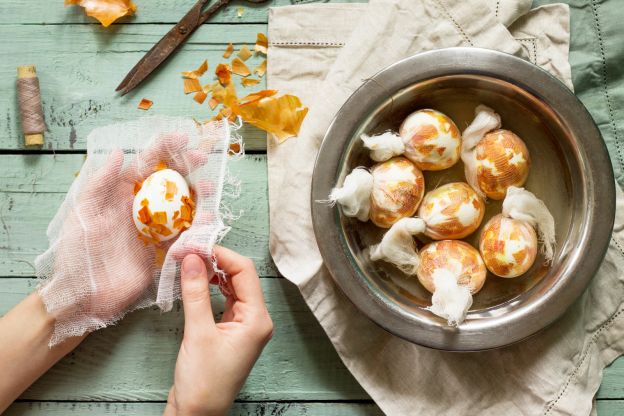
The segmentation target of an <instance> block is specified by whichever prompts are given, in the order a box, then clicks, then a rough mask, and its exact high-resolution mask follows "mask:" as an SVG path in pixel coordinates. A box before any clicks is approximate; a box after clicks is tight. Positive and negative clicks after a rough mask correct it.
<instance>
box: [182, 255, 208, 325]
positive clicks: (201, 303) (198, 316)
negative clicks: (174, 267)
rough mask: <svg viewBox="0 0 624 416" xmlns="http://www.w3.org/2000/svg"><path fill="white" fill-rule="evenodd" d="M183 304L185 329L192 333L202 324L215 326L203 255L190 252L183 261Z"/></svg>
mask: <svg viewBox="0 0 624 416" xmlns="http://www.w3.org/2000/svg"><path fill="white" fill-rule="evenodd" d="M181 285H182V304H183V306H184V331H185V332H186V333H190V332H191V331H193V328H197V327H200V326H206V325H207V326H211V327H214V326H215V322H214V317H213V316H212V307H211V305H210V289H209V287H208V271H207V270H206V265H205V263H204V261H203V260H202V258H201V257H199V256H198V255H196V254H189V255H188V256H186V257H185V258H184V260H183V261H182V270H181Z"/></svg>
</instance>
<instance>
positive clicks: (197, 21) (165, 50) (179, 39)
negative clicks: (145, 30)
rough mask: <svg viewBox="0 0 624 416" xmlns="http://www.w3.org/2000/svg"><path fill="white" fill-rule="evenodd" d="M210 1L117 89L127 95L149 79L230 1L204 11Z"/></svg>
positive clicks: (199, 4) (205, 0)
mask: <svg viewBox="0 0 624 416" xmlns="http://www.w3.org/2000/svg"><path fill="white" fill-rule="evenodd" d="M209 1H210V0H199V1H198V2H197V3H195V5H194V6H193V7H192V8H191V10H189V11H188V13H186V15H185V16H184V17H183V18H182V20H180V21H179V22H178V24H177V25H175V26H174V27H173V28H172V29H171V30H170V31H169V32H168V33H167V34H166V35H165V36H163V37H162V39H160V40H159V41H158V43H156V44H155V45H154V46H153V47H152V49H150V50H149V51H148V52H147V53H146V54H145V56H144V57H143V58H141V60H140V61H139V62H137V64H136V65H135V66H134V67H133V68H132V69H131V70H130V72H128V75H126V77H125V78H124V79H123V81H121V84H119V86H118V87H117V88H116V89H115V91H120V92H121V95H125V94H127V93H128V92H130V91H131V90H132V89H134V88H135V87H136V86H137V85H139V84H140V83H141V82H142V81H143V80H144V79H145V78H147V77H148V76H149V75H150V74H151V73H152V72H153V71H154V70H155V69H156V68H157V67H158V66H159V65H160V64H162V63H163V62H164V61H165V59H167V58H168V57H169V55H171V53H172V52H173V51H175V50H176V49H177V48H178V47H179V46H180V45H182V43H184V41H186V39H187V38H188V37H189V36H191V34H192V33H193V32H194V31H195V30H196V29H197V28H198V27H199V26H201V25H202V24H203V23H204V22H206V21H207V20H208V19H209V18H210V17H211V16H212V15H213V14H215V13H216V12H217V11H218V10H219V9H220V8H222V7H223V6H225V5H226V4H228V3H229V2H230V0H217V1H216V2H215V3H214V4H212V5H211V6H210V7H208V9H206V11H202V10H203V9H204V6H206V4H208V2H209ZM246 1H247V2H248V3H264V2H265V1H267V0H246Z"/></svg>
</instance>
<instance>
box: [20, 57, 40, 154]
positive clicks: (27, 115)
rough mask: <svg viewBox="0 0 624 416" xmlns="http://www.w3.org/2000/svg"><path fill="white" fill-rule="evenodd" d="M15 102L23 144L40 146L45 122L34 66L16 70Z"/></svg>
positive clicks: (25, 66)
mask: <svg viewBox="0 0 624 416" xmlns="http://www.w3.org/2000/svg"><path fill="white" fill-rule="evenodd" d="M17 102H18V105H19V112H20V118H21V120H22V131H23V132H24V144H25V145H26V146H42V145H43V132H44V131H45V121H44V120H43V107H42V105H41V92H40V91H39V79H38V78H37V71H36V69H35V66H34V65H24V66H20V67H18V68H17Z"/></svg>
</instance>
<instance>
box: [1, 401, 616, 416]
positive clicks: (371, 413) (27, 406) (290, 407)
mask: <svg viewBox="0 0 624 416" xmlns="http://www.w3.org/2000/svg"><path fill="white" fill-rule="evenodd" d="M164 408H165V403H80V402H78V403H55V402H35V403H32V402H30V403H23V402H22V403H15V404H14V405H13V406H11V407H10V408H9V409H8V410H7V411H6V413H5V414H4V415H5V416H17V415H20V416H40V415H46V416H66V415H84V414H89V415H93V416H103V415H118V414H122V415H134V416H154V415H158V414H162V412H163V410H164ZM603 414H604V415H605V416H610V415H611V414H609V413H602V412H601V413H600V415H601V416H603ZM612 414H613V413H612ZM230 415H232V416H269V415H272V416H306V415H314V416H381V415H383V412H382V411H381V409H379V408H378V407H377V406H376V405H375V404H374V403H339V402H338V403H296V402H290V403H276V402H256V403H234V406H232V410H231V412H230Z"/></svg>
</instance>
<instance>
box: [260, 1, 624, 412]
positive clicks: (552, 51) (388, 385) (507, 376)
mask: <svg viewBox="0 0 624 416" xmlns="http://www.w3.org/2000/svg"><path fill="white" fill-rule="evenodd" d="M530 5H531V2H530V1H513V0H507V1H505V0H500V1H499V0H470V1H466V0H457V1H453V0H373V1H371V2H370V3H369V4H340V5H308V6H297V7H281V8H273V9H271V11H270V14H269V42H270V45H269V66H268V72H267V77H268V78H267V80H268V86H269V88H275V89H279V90H280V91H284V92H291V93H294V94H296V95H298V96H299V97H300V98H301V99H302V102H303V103H304V104H305V105H307V106H309V108H310V112H309V115H308V119H307V120H306V121H305V122H304V124H303V126H302V130H301V132H300V134H299V136H298V137H297V138H294V139H291V140H289V141H287V142H285V143H283V144H281V145H279V146H277V145H276V144H275V143H273V142H271V141H270V142H269V149H268V166H269V172H268V173H269V208H270V219H271V230H270V232H271V236H270V238H271V240H270V247H271V254H272V256H273V259H274V261H275V263H276V265H277V267H278V269H279V270H280V272H281V273H282V274H283V275H284V276H285V277H286V278H287V279H289V280H290V281H292V282H293V283H295V284H296V285H297V286H298V287H299V289H300V291H301V293H302V295H303V297H304V299H305V301H306V303H307V304H308V306H309V307H310V309H311V311H312V312H313V313H314V316H315V317H316V318H317V319H318V321H319V322H320V323H321V325H322V327H323V329H324V330H325V332H326V333H327V336H328V337H329V339H330V340H331V342H332V343H333V345H334V347H335V348H336V351H337V352H338V354H339V356H340V358H341V359H342V360H343V362H344V363H345V365H346V367H347V368H348V369H349V371H351V373H352V374H353V375H354V377H355V378H356V379H357V381H358V382H359V383H360V384H361V385H362V387H363V388H364V389H365V390H366V391H367V393H368V394H370V396H371V397H372V398H373V400H375V402H376V403H377V404H378V405H379V407H380V408H381V409H382V410H383V411H384V412H385V413H386V414H389V415H423V416H424V415H440V414H448V415H496V416H498V415H506V416H507V415H512V416H515V415H555V414H561V415H564V414H565V415H569V414H574V415H582V414H589V413H590V412H591V411H592V404H593V403H592V398H593V396H594V394H595V392H596V390H597V389H598V387H599V385H600V378H601V373H602V369H603V368H604V367H605V366H606V365H607V364H608V363H609V362H610V361H611V360H613V359H614V358H615V357H617V356H618V355H620V354H621V353H622V350H624V337H622V336H621V334H622V333H623V331H624V321H622V320H621V319H616V318H617V317H618V316H619V315H620V313H621V312H620V308H621V300H622V299H623V298H624V286H623V285H622V280H623V277H622V273H621V270H623V267H624V251H623V250H622V248H621V247H624V246H622V243H623V241H624V234H623V231H622V230H623V229H624V210H623V209H622V208H623V207H624V198H623V196H622V193H621V192H620V190H619V188H618V197H617V198H618V199H617V200H618V208H617V214H616V221H615V224H616V228H615V232H614V234H613V238H612V242H611V245H610V247H609V250H608V252H607V255H606V258H605V260H604V262H603V264H602V266H601V268H600V270H599V272H598V273H597V275H596V277H595V278H594V280H593V281H592V284H591V285H590V287H589V289H588V290H587V291H586V292H585V294H584V295H583V296H582V297H581V298H580V299H579V300H578V301H577V302H576V303H575V304H574V305H573V306H572V307H571V308H570V310H569V311H568V312H567V313H566V315H564V317H563V318H562V319H560V320H559V321H557V322H556V323H555V324H554V325H553V326H551V327H550V328H548V329H546V330H544V331H542V332H540V333H539V334H538V335H536V336H534V337H532V338H530V339H528V340H526V341H524V342H521V343H518V344H516V345H514V346H510V347H507V348H503V349H499V350H494V351H485V352H479V353H465V354H463V353H462V354H457V353H448V352H444V351H436V350H430V349H427V348H423V347H420V346H417V345H414V344H411V343H409V342H407V341H404V340H401V339H399V338H397V337H395V336H393V335H391V334H389V333H387V332H386V331H384V330H383V329H381V328H380V327H378V326H376V325H375V324H374V323H372V322H371V321H369V320H368V319H367V318H366V317H364V316H363V315H362V314H361V312H359V311H358V310H357V309H356V308H355V307H354V306H353V304H352V303H351V302H350V301H349V300H348V299H347V298H346V297H345V296H344V295H343V294H342V292H341V291H340V289H339V288H338V287H337V286H336V285H335V283H334V282H333V280H332V278H331V276H330V274H329V271H328V270H327V269H326V268H325V267H324V266H323V262H322V259H321V257H320V254H319V252H318V247H317V243H316V240H315V236H314V233H313V230H312V221H311V217H310V184H311V177H312V171H313V166H314V160H315V157H316V154H317V152H318V148H319V145H320V143H321V141H322V138H323V135H324V134H325V131H326V129H327V127H328V125H329V123H330V121H331V119H332V117H333V115H334V114H335V113H336V111H337V110H338V109H339V108H340V106H341V105H342V104H343V102H344V100H345V99H346V98H347V97H348V96H349V95H350V94H351V93H352V92H353V91H354V90H355V89H356V88H357V87H358V86H359V85H360V84H361V82H362V80H364V79H366V78H367V77H370V76H371V75H373V74H374V73H375V72H377V71H379V70H380V69H382V68H383V67H385V66H387V65H389V64H391V63H393V62H395V61H397V60H399V59H402V58H404V57H407V56H409V55H412V54H414V53H417V52H420V51H424V50H429V49H435V48H442V47H449V46H478V47H486V48H492V49H498V50H503V51H505V52H509V53H513V54H516V55H517V56H521V57H523V58H525V59H528V60H530V61H531V62H533V63H535V64H537V65H539V66H541V67H543V68H544V69H546V70H548V71H549V72H551V73H552V74H553V75H555V76H557V77H558V78H559V79H560V80H561V81H562V82H564V83H565V84H566V85H568V86H569V87H571V86H572V83H571V71H570V65H569V63H568V49H569V35H570V33H569V10H568V6H566V5H562V4H553V5H549V6H542V7H539V8H535V9H532V10H530V11H529V9H530ZM461 127H462V130H463V128H464V127H465V126H461Z"/></svg>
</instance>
